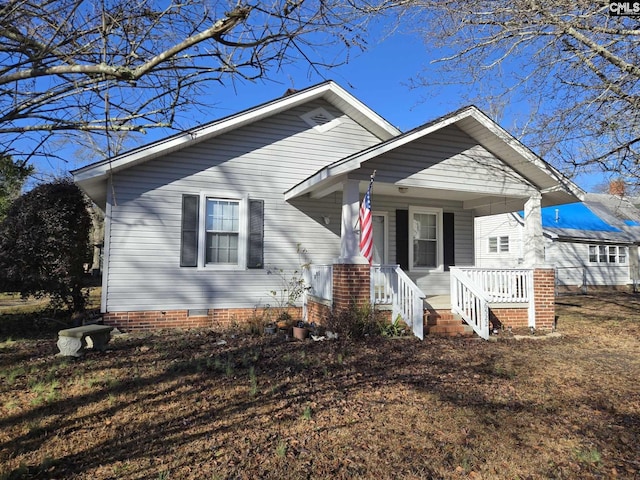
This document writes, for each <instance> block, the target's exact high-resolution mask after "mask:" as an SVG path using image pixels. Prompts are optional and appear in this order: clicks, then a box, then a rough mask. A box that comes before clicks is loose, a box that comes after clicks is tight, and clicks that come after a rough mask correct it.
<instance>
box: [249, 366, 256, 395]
mask: <svg viewBox="0 0 640 480" xmlns="http://www.w3.org/2000/svg"><path fill="white" fill-rule="evenodd" d="M249 383H250V385H251V386H250V389H249V393H250V394H251V396H252V397H255V396H256V395H257V394H258V376H257V375H256V367H254V366H253V365H252V366H251V367H249Z"/></svg>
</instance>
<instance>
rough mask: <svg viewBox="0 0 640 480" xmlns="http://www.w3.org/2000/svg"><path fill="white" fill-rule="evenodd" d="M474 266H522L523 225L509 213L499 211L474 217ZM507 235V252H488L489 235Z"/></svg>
mask: <svg viewBox="0 0 640 480" xmlns="http://www.w3.org/2000/svg"><path fill="white" fill-rule="evenodd" d="M475 227H476V228H475V243H476V244H475V252H476V255H475V257H476V266H478V267H491V268H517V267H521V266H522V259H523V255H524V254H523V245H522V235H523V231H524V229H523V227H522V224H521V223H520V222H518V221H517V220H516V219H515V218H514V217H513V215H512V214H511V213H501V214H498V215H490V216H486V217H478V218H476V219H475ZM503 236H507V237H509V251H508V252H489V237H503Z"/></svg>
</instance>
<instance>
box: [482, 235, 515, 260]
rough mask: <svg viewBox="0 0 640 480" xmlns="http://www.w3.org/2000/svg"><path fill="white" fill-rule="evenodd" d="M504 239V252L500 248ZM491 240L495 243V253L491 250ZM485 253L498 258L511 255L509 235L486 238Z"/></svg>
mask: <svg viewBox="0 0 640 480" xmlns="http://www.w3.org/2000/svg"><path fill="white" fill-rule="evenodd" d="M504 239H506V247H507V249H506V250H503V249H502V247H504V246H505V244H504V243H503V240H504ZM491 240H495V242H496V244H495V247H496V249H495V251H494V250H491ZM487 253H490V254H491V255H498V256H499V255H500V254H504V253H511V239H510V238H509V235H491V236H490V237H487Z"/></svg>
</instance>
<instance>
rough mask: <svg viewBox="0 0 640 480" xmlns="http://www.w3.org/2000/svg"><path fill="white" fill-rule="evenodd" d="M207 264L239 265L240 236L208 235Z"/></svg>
mask: <svg viewBox="0 0 640 480" xmlns="http://www.w3.org/2000/svg"><path fill="white" fill-rule="evenodd" d="M206 250H207V255H206V256H207V258H206V261H207V263H224V264H237V263H238V235H237V234H234V233H207V248H206Z"/></svg>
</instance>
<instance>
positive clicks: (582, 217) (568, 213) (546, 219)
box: [520, 203, 621, 232]
mask: <svg viewBox="0 0 640 480" xmlns="http://www.w3.org/2000/svg"><path fill="white" fill-rule="evenodd" d="M520 216H521V217H524V212H520ZM542 227H543V228H568V229H574V230H591V231H599V232H620V231H621V230H620V229H618V228H616V227H613V226H611V225H609V224H608V223H606V222H605V221H604V220H602V219H601V218H600V217H598V216H597V215H596V214H595V213H593V212H592V211H591V210H589V208H588V207H587V206H586V205H584V204H583V203H568V204H566V205H556V206H553V207H544V208H543V209H542Z"/></svg>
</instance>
